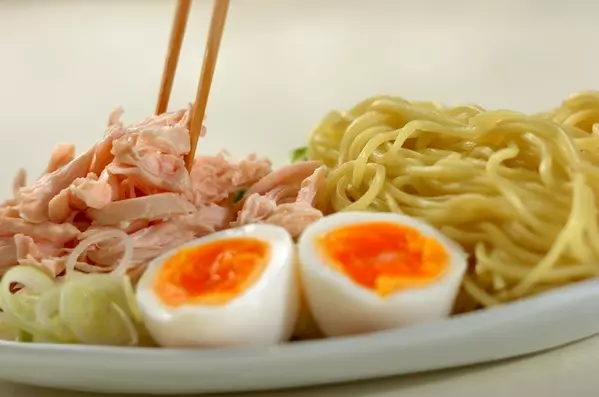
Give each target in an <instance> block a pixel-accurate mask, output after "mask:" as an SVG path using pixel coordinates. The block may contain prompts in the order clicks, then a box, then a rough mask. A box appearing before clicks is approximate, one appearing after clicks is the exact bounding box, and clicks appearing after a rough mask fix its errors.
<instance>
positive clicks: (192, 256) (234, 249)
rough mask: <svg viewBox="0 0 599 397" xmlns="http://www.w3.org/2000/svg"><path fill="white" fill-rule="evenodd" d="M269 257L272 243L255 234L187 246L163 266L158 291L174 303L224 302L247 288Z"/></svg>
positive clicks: (169, 304) (159, 275) (167, 301)
mask: <svg viewBox="0 0 599 397" xmlns="http://www.w3.org/2000/svg"><path fill="white" fill-rule="evenodd" d="M269 259H270V247H269V245H268V244H267V243H266V242H264V241H262V240H259V239H255V238H245V237H244V238H230V239H223V240H216V241H213V242H211V243H208V244H203V245H199V246H196V247H189V248H183V249H180V250H179V251H177V252H176V253H175V254H174V255H172V256H171V257H169V258H168V259H167V260H166V261H165V262H164V264H163V265H162V266H161V267H160V270H159V271H158V273H157V275H156V278H155V282H154V292H155V293H156V295H157V296H158V297H159V298H160V300H161V301H162V303H164V304H165V305H167V306H171V307H176V306H181V305H184V304H189V303H192V304H193V303H195V304H207V305H222V304H225V303H227V302H229V301H230V300H232V299H233V298H235V297H236V296H239V295H240V294H241V293H243V292H244V291H245V290H247V288H249V287H250V286H251V285H252V284H253V283H254V282H255V281H256V279H257V278H258V277H259V276H260V274H262V272H263V271H264V268H265V267H266V264H267V263H268V261H269Z"/></svg>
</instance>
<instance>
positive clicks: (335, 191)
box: [308, 92, 599, 311]
mask: <svg viewBox="0 0 599 397" xmlns="http://www.w3.org/2000/svg"><path fill="white" fill-rule="evenodd" d="M597 123H599V93H598V92H583V93H580V94H577V95H574V96H572V97H570V98H568V99H566V100H565V101H564V102H563V103H562V104H561V106H559V107H558V108H556V109H554V110H552V111H550V112H547V113H543V114H536V115H525V114H522V113H518V112H513V111H507V110H500V111H486V110H485V109H483V108H481V107H479V106H473V105H467V106H458V107H453V108H452V107H447V106H443V105H439V104H435V103H431V102H412V103H410V102H408V101H406V100H404V99H402V98H398V97H392V96H380V97H372V98H368V99H366V100H364V101H362V102H361V103H359V104H358V105H356V106H355V107H353V108H352V109H350V110H349V111H347V112H331V113H330V114H329V115H328V116H326V117H325V118H324V119H323V121H322V122H321V123H320V124H319V125H318V127H317V128H316V129H315V130H314V131H313V133H312V135H311V137H310V142H309V145H308V155H309V157H310V158H311V159H316V160H321V161H323V162H324V163H325V165H327V167H329V168H330V172H329V175H328V177H327V181H326V183H325V186H326V188H325V190H326V192H325V193H326V194H325V196H326V197H327V200H328V202H327V203H326V204H327V205H328V207H330V208H331V209H332V210H334V211H343V210H364V211H391V212H397V213H403V214H406V215H410V216H414V217H418V218H421V219H423V220H426V221H428V222H430V223H431V224H433V225H434V226H436V227H438V228H439V229H440V230H441V231H442V232H443V233H445V234H447V235H448V236H449V237H451V238H453V239H454V240H456V241H457V242H458V243H460V244H461V245H462V246H463V247H464V248H465V249H466V250H467V251H468V254H469V255H470V256H471V257H472V260H473V266H472V268H471V270H470V271H469V273H468V274H467V276H466V277H465V279H464V282H463V291H462V293H461V295H460V299H459V304H458V305H459V306H460V307H459V308H457V307H456V310H458V311H463V310H472V309H475V308H476V307H478V306H492V305H497V304H501V303H503V302H506V301H510V300H513V299H518V298H521V297H525V296H529V295H533V294H536V293H541V292H545V291H547V290H549V289H551V288H557V287H560V286H563V285H566V284H568V283H571V282H575V281H578V280H581V279H585V278H589V277H596V276H597V275H599V225H598V211H597V205H599V124H597Z"/></svg>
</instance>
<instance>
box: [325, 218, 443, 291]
mask: <svg viewBox="0 0 599 397" xmlns="http://www.w3.org/2000/svg"><path fill="white" fill-rule="evenodd" d="M317 243H318V244H317V246H318V249H319V251H320V252H321V255H323V257H325V258H326V259H327V262H328V263H329V264H330V265H332V266H333V267H334V268H336V269H337V270H339V271H341V272H342V273H344V274H345V275H347V276H348V277H349V278H350V279H351V280H353V281H354V282H355V283H357V284H359V285H361V286H363V287H366V288H368V289H370V290H372V291H374V292H376V293H377V294H379V295H380V296H388V295H390V294H392V293H394V292H397V291H399V290H402V289H407V288H412V287H418V286H421V285H425V284H428V283H431V282H433V281H434V280H435V279H436V278H438V277H439V276H440V275H441V274H443V272H444V271H445V270H446V269H447V266H448V256H449V255H448V254H447V251H446V250H445V248H444V247H443V246H442V245H441V244H440V243H439V242H438V241H437V240H435V239H433V238H431V237H428V236H424V235H423V234H421V233H420V232H419V231H418V230H416V229H414V228H412V227H408V226H402V225H398V224H395V223H391V222H371V223H360V224H355V225H350V226H344V227H341V228H338V229H335V230H332V231H330V232H328V233H326V234H325V235H323V236H321V237H319V238H318V242H317Z"/></svg>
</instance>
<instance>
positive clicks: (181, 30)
mask: <svg viewBox="0 0 599 397" xmlns="http://www.w3.org/2000/svg"><path fill="white" fill-rule="evenodd" d="M190 8H191V0H178V2H177V10H176V12H175V19H174V20H173V26H172V28H171V39H170V42H169V45H168V52H167V54H166V61H165V62H164V70H163V72H162V82H161V83H160V93H159V94H158V103H157V104H156V114H162V113H164V112H166V110H167V108H168V102H169V100H170V97H171V91H172V89H173V81H174V80H175V73H176V71H177V64H178V63H179V54H180V52H181V45H182V44H183V37H184V36H185V28H186V27H187V19H188V18H189V9H190Z"/></svg>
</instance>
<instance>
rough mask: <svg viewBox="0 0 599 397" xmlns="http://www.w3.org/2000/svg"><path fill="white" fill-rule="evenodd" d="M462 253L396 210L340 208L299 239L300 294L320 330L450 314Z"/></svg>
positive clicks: (353, 330) (352, 329)
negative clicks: (350, 209)
mask: <svg viewBox="0 0 599 397" xmlns="http://www.w3.org/2000/svg"><path fill="white" fill-rule="evenodd" d="M466 259H467V258H466V255H465V254H464V252H463V250H462V249H461V247H460V246H459V245H458V244H457V243H455V242H453V241H452V240H450V239H449V238H447V237H446V236H444V235H443V234H442V233H441V232H439V231H438V230H436V229H435V228H434V227H432V226H431V225H429V224H427V223H425V222H423V221H420V220H417V219H414V218H411V217H408V216H404V215H399V214H392V213H372V212H340V213H337V214H334V215H330V216H327V217H325V218H323V219H321V220H319V221H317V222H315V223H313V224H312V225H310V226H309V227H308V228H307V229H306V230H305V231H304V233H303V234H302V236H301V237H300V240H299V262H300V266H301V272H302V279H303V283H304V288H305V293H306V300H307V302H308V305H309V307H310V311H311V313H312V315H313V316H314V318H315V320H316V322H317V323H318V326H319V328H320V329H321V330H322V332H323V333H324V334H325V335H326V336H341V335H352V334H360V333H368V332H376V331H381V330H386V329H392V328H398V327H402V326H405V325H408V324H414V323H421V322H426V321H432V320H437V319H440V318H443V317H446V316H448V315H449V314H450V313H451V309H452V306H453V303H454V300H455V298H456V296H457V293H458V291H459V288H460V284H461V281H462V277H463V276H464V272H465V271H466V267H467V266H466V265H467V261H466Z"/></svg>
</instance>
